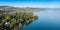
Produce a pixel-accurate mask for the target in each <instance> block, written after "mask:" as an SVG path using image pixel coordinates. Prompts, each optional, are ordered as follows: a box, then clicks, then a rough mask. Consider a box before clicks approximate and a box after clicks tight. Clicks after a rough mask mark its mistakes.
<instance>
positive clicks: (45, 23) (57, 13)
mask: <svg viewBox="0 0 60 30" xmlns="http://www.w3.org/2000/svg"><path fill="white" fill-rule="evenodd" d="M34 15H37V16H38V19H37V20H36V21H34V22H32V23H31V24H29V25H27V26H24V27H23V29H22V30H60V10H45V11H41V12H34Z"/></svg>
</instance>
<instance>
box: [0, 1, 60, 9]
mask: <svg viewBox="0 0 60 30" xmlns="http://www.w3.org/2000/svg"><path fill="white" fill-rule="evenodd" d="M5 5H6V6H7V5H8V6H15V7H39V8H60V0H0V6H5Z"/></svg>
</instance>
